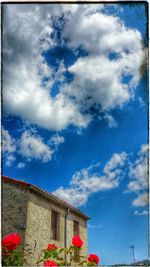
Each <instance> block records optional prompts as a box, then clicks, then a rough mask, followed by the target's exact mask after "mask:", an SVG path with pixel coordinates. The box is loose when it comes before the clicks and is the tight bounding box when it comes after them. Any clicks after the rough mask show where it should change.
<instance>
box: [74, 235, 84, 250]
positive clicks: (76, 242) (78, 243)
mask: <svg viewBox="0 0 150 267" xmlns="http://www.w3.org/2000/svg"><path fill="white" fill-rule="evenodd" d="M72 244H73V245H74V246H75V247H78V248H81V247H82V245H83V241H82V240H81V238H80V237H79V236H74V237H73V238H72Z"/></svg>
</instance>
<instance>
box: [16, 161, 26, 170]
mask: <svg viewBox="0 0 150 267" xmlns="http://www.w3.org/2000/svg"><path fill="white" fill-rule="evenodd" d="M24 167H25V163H23V162H19V163H18V165H17V168H18V169H22V168H24Z"/></svg>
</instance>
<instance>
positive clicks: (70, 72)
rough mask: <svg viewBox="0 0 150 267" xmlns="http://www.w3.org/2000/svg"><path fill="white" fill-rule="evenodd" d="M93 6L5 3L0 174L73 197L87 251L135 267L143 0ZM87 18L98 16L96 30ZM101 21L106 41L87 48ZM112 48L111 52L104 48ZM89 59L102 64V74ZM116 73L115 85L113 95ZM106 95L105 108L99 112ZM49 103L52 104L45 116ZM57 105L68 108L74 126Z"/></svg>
mask: <svg viewBox="0 0 150 267" xmlns="http://www.w3.org/2000/svg"><path fill="white" fill-rule="evenodd" d="M59 6H61V8H59ZM36 7H37V9H36ZM95 7H96V5H90V4H88V5H84V6H83V5H78V7H77V9H76V10H75V9H73V7H71V6H70V5H67V8H68V9H67V8H65V7H64V5H56V4H55V5H50V4H48V5H44V4H43V5H38V4H35V5H34V4H33V5H31V6H30V7H29V5H28V4H25V5H17V4H12V5H9V4H7V5H6V4H5V5H4V11H3V12H4V19H3V29H4V32H5V34H4V37H3V42H4V62H3V63H4V73H3V75H4V84H3V117H2V125H3V128H2V139H3V147H2V148H3V165H2V173H3V174H4V175H6V176H10V177H14V178H17V179H23V180H24V181H26V182H30V183H33V184H35V185H38V186H40V187H41V188H43V189H46V190H47V191H49V192H53V193H54V194H56V195H57V196H59V197H62V192H63V193H64V199H65V200H66V201H67V198H68V197H69V196H71V197H72V193H70V192H74V193H73V194H74V196H73V198H72V199H71V204H72V205H75V206H77V207H79V208H80V209H81V210H82V211H83V212H85V213H86V214H88V215H89V216H90V217H91V220H90V221H89V224H88V237H89V253H95V254H98V256H99V257H100V261H101V264H104V265H109V264H115V263H126V264H127V263H131V262H132V261H133V259H132V254H131V250H130V249H129V246H130V245H134V246H135V257H136V260H143V259H146V258H148V215H147V213H148V203H147V192H148V182H147V152H145V151H147V150H146V149H147V144H148V84H147V79H148V78H147V70H146V69H144V74H142V75H141V74H140V73H139V69H140V67H141V65H142V64H143V62H144V59H143V58H144V56H143V55H144V53H145V51H146V46H147V32H146V29H147V28H146V25H147V17H146V3H145V4H144V3H137V4H136V5H132V4H127V3H126V4H125V3H124V4H109V3H107V4H105V5H101V4H100V5H97V9H96V8H95ZM14 12H15V13H14ZM12 14H16V16H15V17H12ZM30 16H32V17H33V21H30ZM92 16H95V20H96V19H97V21H98V20H99V18H100V17H99V16H101V20H103V19H104V21H102V22H101V23H102V26H104V28H103V29H102V32H101V30H100V29H99V24H97V25H96V24H94V22H93V21H94V20H93V21H92V18H93V17H92ZM28 18H29V20H28ZM36 18H38V21H39V22H38V23H41V24H39V28H38V24H37V20H36ZM116 18H117V19H116ZM12 20H13V27H14V28H13V29H11V27H10V26H11V23H12ZM34 20H35V21H34ZM84 20H87V23H89V27H90V28H89V31H87V32H86V24H84V23H85V21H84ZM29 21H30V22H29ZM112 21H113V23H114V24H113V23H112ZM34 22H35V24H34ZM74 23H75V24H74ZM90 23H91V24H90ZM105 23H106V27H105ZM107 23H110V25H112V31H111V32H110V34H112V36H111V38H110V40H109V36H110V35H108V39H106V43H105V42H104V41H103V39H100V40H102V41H101V42H100V44H98V40H97V41H95V47H94V46H92V45H93V44H94V43H93V42H94V41H91V40H95V39H92V38H97V36H100V37H99V38H103V36H104V37H105V34H106V32H107V30H108V25H109V24H108V25H107ZM17 25H19V26H20V31H21V32H17V29H18V28H17V27H18V26H17ZM76 25H77V26H76ZM84 25H85V26H84ZM122 25H123V26H122ZM71 27H72V29H71V30H72V31H70V34H68V33H67V31H68V29H70V28H71ZM76 27H77V28H76ZM84 27H85V28H84ZM113 27H114V28H113ZM37 28H38V29H37ZM24 29H25V30H24ZM79 29H80V30H79ZM90 29H92V30H91V31H90ZM78 30H79V32H78ZM28 31H29V36H28ZM80 31H81V32H80ZM129 31H130V32H129ZM71 32H74V34H75V35H74V36H76V39H75V40H74V39H73V38H74V36H73V35H72V34H71ZM21 34H22V36H21ZM132 35H133V40H134V41H133V40H132V42H131V41H130V37H131V38H132ZM12 36H13V38H14V39H13V38H12ZM20 36H21V37H20ZM30 36H32V37H31V38H30ZM106 36H107V35H106ZM124 36H127V37H126V39H124V41H122V40H123V38H124ZM82 37H83V40H82ZM10 38H12V39H11V42H9V43H8V40H9V41H10ZM115 38H116V39H115ZM119 38H120V39H119ZM26 40H27V43H25V42H26ZM118 40H120V41H118ZM142 41H143V42H142ZM23 42H24V43H23ZM109 42H110V43H111V44H112V48H110V50H109V48H108V50H107V51H106V50H105V44H106V47H107V45H108V47H109ZM114 42H116V44H115V43H114ZM134 42H135V43H134ZM118 43H119V44H118ZM16 44H17V45H16ZM98 45H99V49H98ZM113 45H114V48H113ZM26 47H27V49H26ZM117 47H118V48H117ZM27 50H28V51H27ZM11 51H13V53H11ZM102 51H103V52H102ZM130 55H131V56H133V59H132V58H131V59H132V60H131V62H130V59H129V58H128V56H130ZM142 56H143V58H142ZM32 57H33V58H32ZM40 57H41V58H40ZM95 58H96V60H97V61H95V62H99V61H100V62H103V64H102V65H101V66H100V67H99V65H98V66H97V65H96V64H99V63H96V64H94V63H93V62H94V60H95ZM140 58H141V60H140ZM121 60H122V61H121ZM136 60H137V62H136ZM116 62H118V64H120V65H119V66H120V69H121V73H120V74H119V71H120V70H119V68H118V69H116V72H114V76H113V75H112V77H111V75H110V76H109V73H110V72H109V70H111V66H112V65H111V64H112V63H113V64H115V63H116ZM121 62H122V63H121ZM139 62H140V63H139ZM79 63H80V64H79ZM106 63H107V64H108V65H107V64H106ZM77 64H78V65H77ZM82 64H83V65H82ZM84 64H85V65H84ZM92 64H93V65H92ZM123 64H125V68H124V67H123ZM132 64H133V65H132ZM90 66H91V70H90V71H91V75H89V77H86V75H87V73H88V71H89V69H88V68H90ZM115 66H116V65H114V68H115ZM30 67H31V68H30ZM86 68H87V71H86ZM105 68H106V69H105ZM109 68H110V69H109ZM114 68H113V69H114ZM113 69H112V71H113ZM126 70H128V71H126ZM103 71H104V74H106V72H107V71H108V76H107V75H106V77H105V80H103V78H99V77H100V76H98V74H99V75H101V73H102V72H103ZM115 75H116V77H119V79H118V81H117V86H118V88H116V87H114V88H113V87H112V88H111V86H112V84H113V82H114V80H113V77H115ZM117 75H119V76H117ZM104 76H105V75H104ZM92 77H93V78H92ZM133 78H134V79H133ZM111 79H112V80H111ZM107 80H108V83H109V80H110V81H111V82H110V85H109V84H108V83H107ZM116 80H117V78H116ZM116 80H115V81H116ZM38 81H39V84H40V85H38ZM135 81H136V82H135ZM132 82H133V83H132ZM34 86H35V90H34ZM104 86H106V89H105V91H104V93H101V92H102V89H103V87H104ZM120 86H124V87H123V90H122V91H121V92H122V94H120V92H119V91H118V97H117V98H115V99H114V91H115V90H120V89H119V88H120ZM91 88H92V89H91ZM107 90H108V93H107ZM126 91H128V94H129V96H130V97H129V98H128V99H126V98H124V97H125V95H123V94H125V92H126ZM43 92H44V93H43ZM94 94H95V95H96V97H94ZM105 94H106V99H107V100H109V101H108V102H107V103H112V106H111V104H109V106H107V107H106V102H104V98H103V96H104V95H105ZM26 97H28V98H27V101H26ZM46 97H47V98H46ZM58 97H60V98H59V100H60V102H57V100H58ZM119 97H120V98H119ZM121 97H122V99H123V100H122V99H121ZM10 99H11V100H10ZM17 99H19V100H17ZM125 99H126V100H125ZM110 100H112V101H114V102H110ZM21 101H22V102H21ZM49 101H51V102H49ZM61 101H62V102H61ZM63 101H64V102H63ZM117 101H118V102H117ZM121 101H123V102H121ZM20 103H21V104H20ZM37 103H39V104H37ZM48 103H51V105H52V108H53V107H54V112H53V113H52V114H51V113H50V112H51V111H49V106H48V105H49V104H48ZM61 103H63V105H61ZM117 103H118V104H117ZM55 104H56V106H55ZM64 107H65V108H66V110H67V109H68V107H69V109H68V112H70V110H72V115H71V119H70V117H67V116H68V113H67V112H65V110H64ZM57 112H58V116H57ZM44 114H45V115H44ZM55 116H56V117H55ZM37 147H38V149H37ZM122 153H123V154H122ZM116 155H117V156H116ZM106 169H107V170H106ZM139 170H140V171H139ZM110 175H112V178H110ZM76 179H77V181H76ZM83 182H85V183H87V184H89V185H91V188H89V187H88V185H87V184H86V186H85V188H84V193H85V194H83V198H82V199H81V200H80V196H81V195H82V193H83V188H81V187H80V183H81V185H83ZM96 185H97V186H96ZM70 190H71V191H70ZM69 194H70V195H69ZM65 197H66V198H65ZM137 198H138V200H137Z"/></svg>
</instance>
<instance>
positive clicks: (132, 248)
mask: <svg viewBox="0 0 150 267" xmlns="http://www.w3.org/2000/svg"><path fill="white" fill-rule="evenodd" d="M129 248H130V249H131V251H132V256H133V262H134V263H135V262H136V260H135V254H134V248H135V247H134V245H131V246H130V247H129Z"/></svg>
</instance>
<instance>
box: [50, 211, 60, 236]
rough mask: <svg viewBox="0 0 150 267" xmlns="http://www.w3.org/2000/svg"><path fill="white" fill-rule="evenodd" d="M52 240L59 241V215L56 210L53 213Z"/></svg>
mask: <svg viewBox="0 0 150 267" xmlns="http://www.w3.org/2000/svg"><path fill="white" fill-rule="evenodd" d="M51 238H52V239H54V240H59V213H58V212H56V211H54V210H52V213H51Z"/></svg>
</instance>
